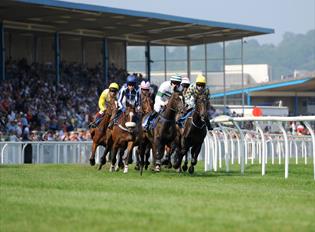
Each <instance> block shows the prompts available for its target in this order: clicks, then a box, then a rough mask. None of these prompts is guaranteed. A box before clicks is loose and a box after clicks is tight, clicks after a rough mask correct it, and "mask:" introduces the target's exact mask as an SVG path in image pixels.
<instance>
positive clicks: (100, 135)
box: [89, 99, 116, 166]
mask: <svg viewBox="0 0 315 232" xmlns="http://www.w3.org/2000/svg"><path fill="white" fill-rule="evenodd" d="M115 111H116V102H115V99H111V100H110V102H109V104H108V105H107V108H106V110H105V112H104V116H103V118H102V121H101V122H100V124H99V125H98V126H97V127H96V128H91V129H90V133H91V137H92V140H93V144H92V153H91V155H90V159H89V160H90V164H91V166H94V165H95V152H96V148H97V147H98V146H99V145H102V146H104V147H105V146H106V143H105V139H106V129H107V126H108V124H109V121H110V118H111V116H112V115H113V114H115Z"/></svg>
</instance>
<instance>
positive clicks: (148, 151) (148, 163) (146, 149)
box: [144, 145, 151, 170]
mask: <svg viewBox="0 0 315 232" xmlns="http://www.w3.org/2000/svg"><path fill="white" fill-rule="evenodd" d="M150 151H151V146H150V145H146V147H145V163H144V168H145V170H147V169H148V166H149V165H150V162H149V159H150Z"/></svg>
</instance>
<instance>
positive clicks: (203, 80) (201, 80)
mask: <svg viewBox="0 0 315 232" xmlns="http://www.w3.org/2000/svg"><path fill="white" fill-rule="evenodd" d="M196 83H200V84H206V83H207V81H206V78H205V77H204V76H203V75H201V74H198V76H197V78H196Z"/></svg>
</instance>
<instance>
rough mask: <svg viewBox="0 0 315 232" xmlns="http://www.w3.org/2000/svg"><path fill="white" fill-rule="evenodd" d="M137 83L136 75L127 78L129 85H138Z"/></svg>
mask: <svg viewBox="0 0 315 232" xmlns="http://www.w3.org/2000/svg"><path fill="white" fill-rule="evenodd" d="M136 82H137V78H136V77H135V76H134V75H129V76H128V77H127V84H129V83H136Z"/></svg>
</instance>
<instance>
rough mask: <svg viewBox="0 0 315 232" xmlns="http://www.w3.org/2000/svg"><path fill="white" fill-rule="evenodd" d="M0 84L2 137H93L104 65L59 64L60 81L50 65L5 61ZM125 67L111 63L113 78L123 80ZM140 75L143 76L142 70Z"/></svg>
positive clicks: (0, 136) (68, 138) (50, 138)
mask: <svg viewBox="0 0 315 232" xmlns="http://www.w3.org/2000/svg"><path fill="white" fill-rule="evenodd" d="M5 67H6V80H4V81H1V85H0V129H1V130H0V140H13V141H18V140H72V141H73V140H89V139H90V135H89V132H88V129H87V128H88V124H89V122H90V121H92V120H93V117H94V114H95V112H96V111H97V102H98V97H99V94H100V93H101V91H102V90H103V88H104V87H105V83H104V81H103V78H102V77H103V73H102V72H103V70H102V66H101V64H98V65H96V66H95V67H94V68H89V67H87V66H86V65H83V64H78V63H67V62H62V63H61V78H60V81H59V83H56V78H55V70H54V67H53V65H52V64H50V63H47V64H39V63H32V64H28V63H27V61H26V60H25V59H21V60H12V59H8V60H7V61H6V65H5ZM127 75H128V73H127V71H126V70H124V69H118V68H116V67H115V65H114V64H112V65H111V66H110V68H109V82H112V81H115V82H118V83H119V84H120V85H121V84H123V83H124V81H125V79H126V76H127ZM138 77H140V78H142V76H140V75H138Z"/></svg>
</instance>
